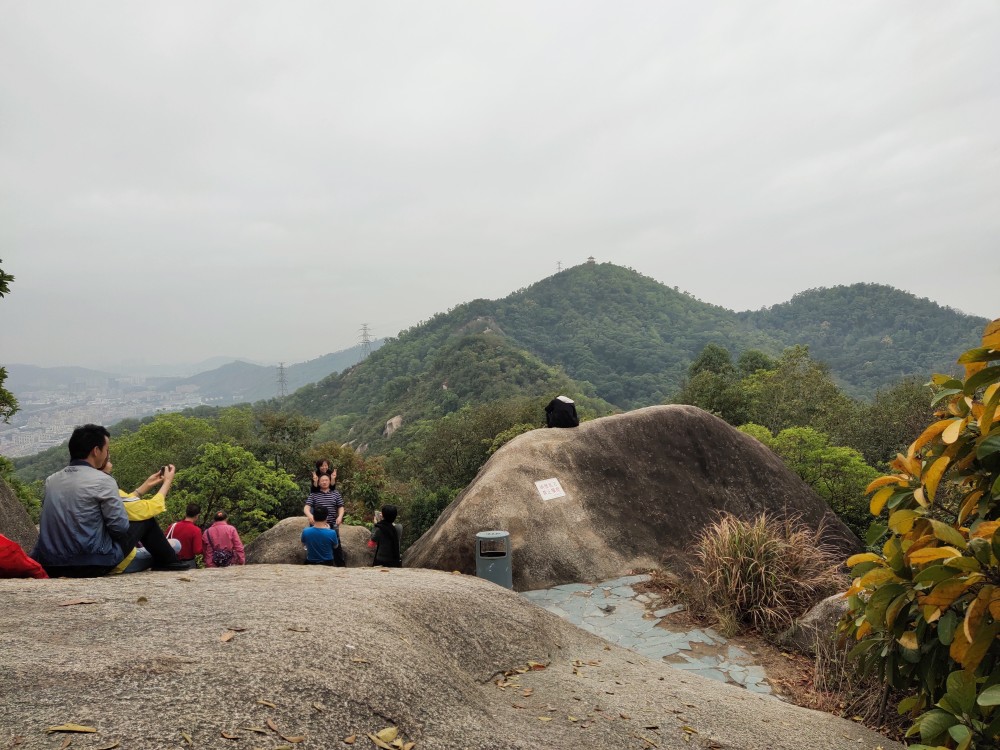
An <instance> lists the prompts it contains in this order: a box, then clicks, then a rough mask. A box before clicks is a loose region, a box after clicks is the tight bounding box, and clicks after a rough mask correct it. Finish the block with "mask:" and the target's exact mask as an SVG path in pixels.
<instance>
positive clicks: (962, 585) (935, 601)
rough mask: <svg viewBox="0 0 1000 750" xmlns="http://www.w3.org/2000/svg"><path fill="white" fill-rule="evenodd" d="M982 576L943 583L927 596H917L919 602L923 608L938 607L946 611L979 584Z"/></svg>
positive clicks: (954, 579) (953, 579)
mask: <svg viewBox="0 0 1000 750" xmlns="http://www.w3.org/2000/svg"><path fill="white" fill-rule="evenodd" d="M981 579H982V577H981V576H969V577H968V578H952V579H949V580H946V581H941V583H939V584H937V585H936V586H935V587H934V588H933V589H931V590H930V592H928V593H927V594H925V595H920V594H918V595H917V601H918V602H919V603H920V605H921V606H922V607H936V608H938V609H945V608H947V607H950V606H951V604H952V602H954V601H955V600H956V599H958V597H960V596H961V595H962V593H963V592H964V591H965V590H966V589H967V588H969V586H971V585H972V584H974V583H978V582H979V581H980V580H981Z"/></svg>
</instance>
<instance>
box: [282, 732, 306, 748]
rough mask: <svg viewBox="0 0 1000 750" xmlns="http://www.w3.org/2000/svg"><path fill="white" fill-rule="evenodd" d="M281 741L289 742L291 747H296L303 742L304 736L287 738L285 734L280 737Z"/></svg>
mask: <svg viewBox="0 0 1000 750" xmlns="http://www.w3.org/2000/svg"><path fill="white" fill-rule="evenodd" d="M281 739H283V740H284V741H285V742H291V743H292V744H293V745H297V744H299V743H300V742H305V741H306V736H305V735H304V734H299V735H293V736H291V737H289V736H288V735H287V734H283V735H281Z"/></svg>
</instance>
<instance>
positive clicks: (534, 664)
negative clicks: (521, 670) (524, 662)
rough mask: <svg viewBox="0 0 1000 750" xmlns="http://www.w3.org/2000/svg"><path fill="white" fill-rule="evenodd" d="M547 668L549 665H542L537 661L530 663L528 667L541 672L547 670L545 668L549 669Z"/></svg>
mask: <svg viewBox="0 0 1000 750" xmlns="http://www.w3.org/2000/svg"><path fill="white" fill-rule="evenodd" d="M547 666H548V665H547V664H542V663H540V662H537V661H529V662H528V667H529V668H530V669H534V670H536V671H538V670H541V669H545V667H547Z"/></svg>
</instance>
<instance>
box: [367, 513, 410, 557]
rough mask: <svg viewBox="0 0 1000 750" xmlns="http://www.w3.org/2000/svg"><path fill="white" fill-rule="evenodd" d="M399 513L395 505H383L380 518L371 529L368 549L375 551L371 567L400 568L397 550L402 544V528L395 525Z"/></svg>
mask: <svg viewBox="0 0 1000 750" xmlns="http://www.w3.org/2000/svg"><path fill="white" fill-rule="evenodd" d="M398 513H399V511H398V509H397V508H396V506H395V505H383V506H382V514H381V516H382V517H381V518H380V519H378V520H377V521H376V523H375V525H374V526H373V527H372V538H371V540H370V541H369V542H368V546H369V548H371V549H373V550H375V558H374V559H373V560H372V565H382V566H384V567H386V568H402V567H403V560H402V557H401V555H400V552H399V549H400V546H401V545H402V542H403V527H402V525H400V524H398V523H395V521H396V516H397V514H398Z"/></svg>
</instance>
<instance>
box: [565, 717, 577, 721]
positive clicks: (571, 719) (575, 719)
mask: <svg viewBox="0 0 1000 750" xmlns="http://www.w3.org/2000/svg"><path fill="white" fill-rule="evenodd" d="M566 718H567V719H569V720H570V721H579V719H577V718H576V717H575V716H567V717H566Z"/></svg>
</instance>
